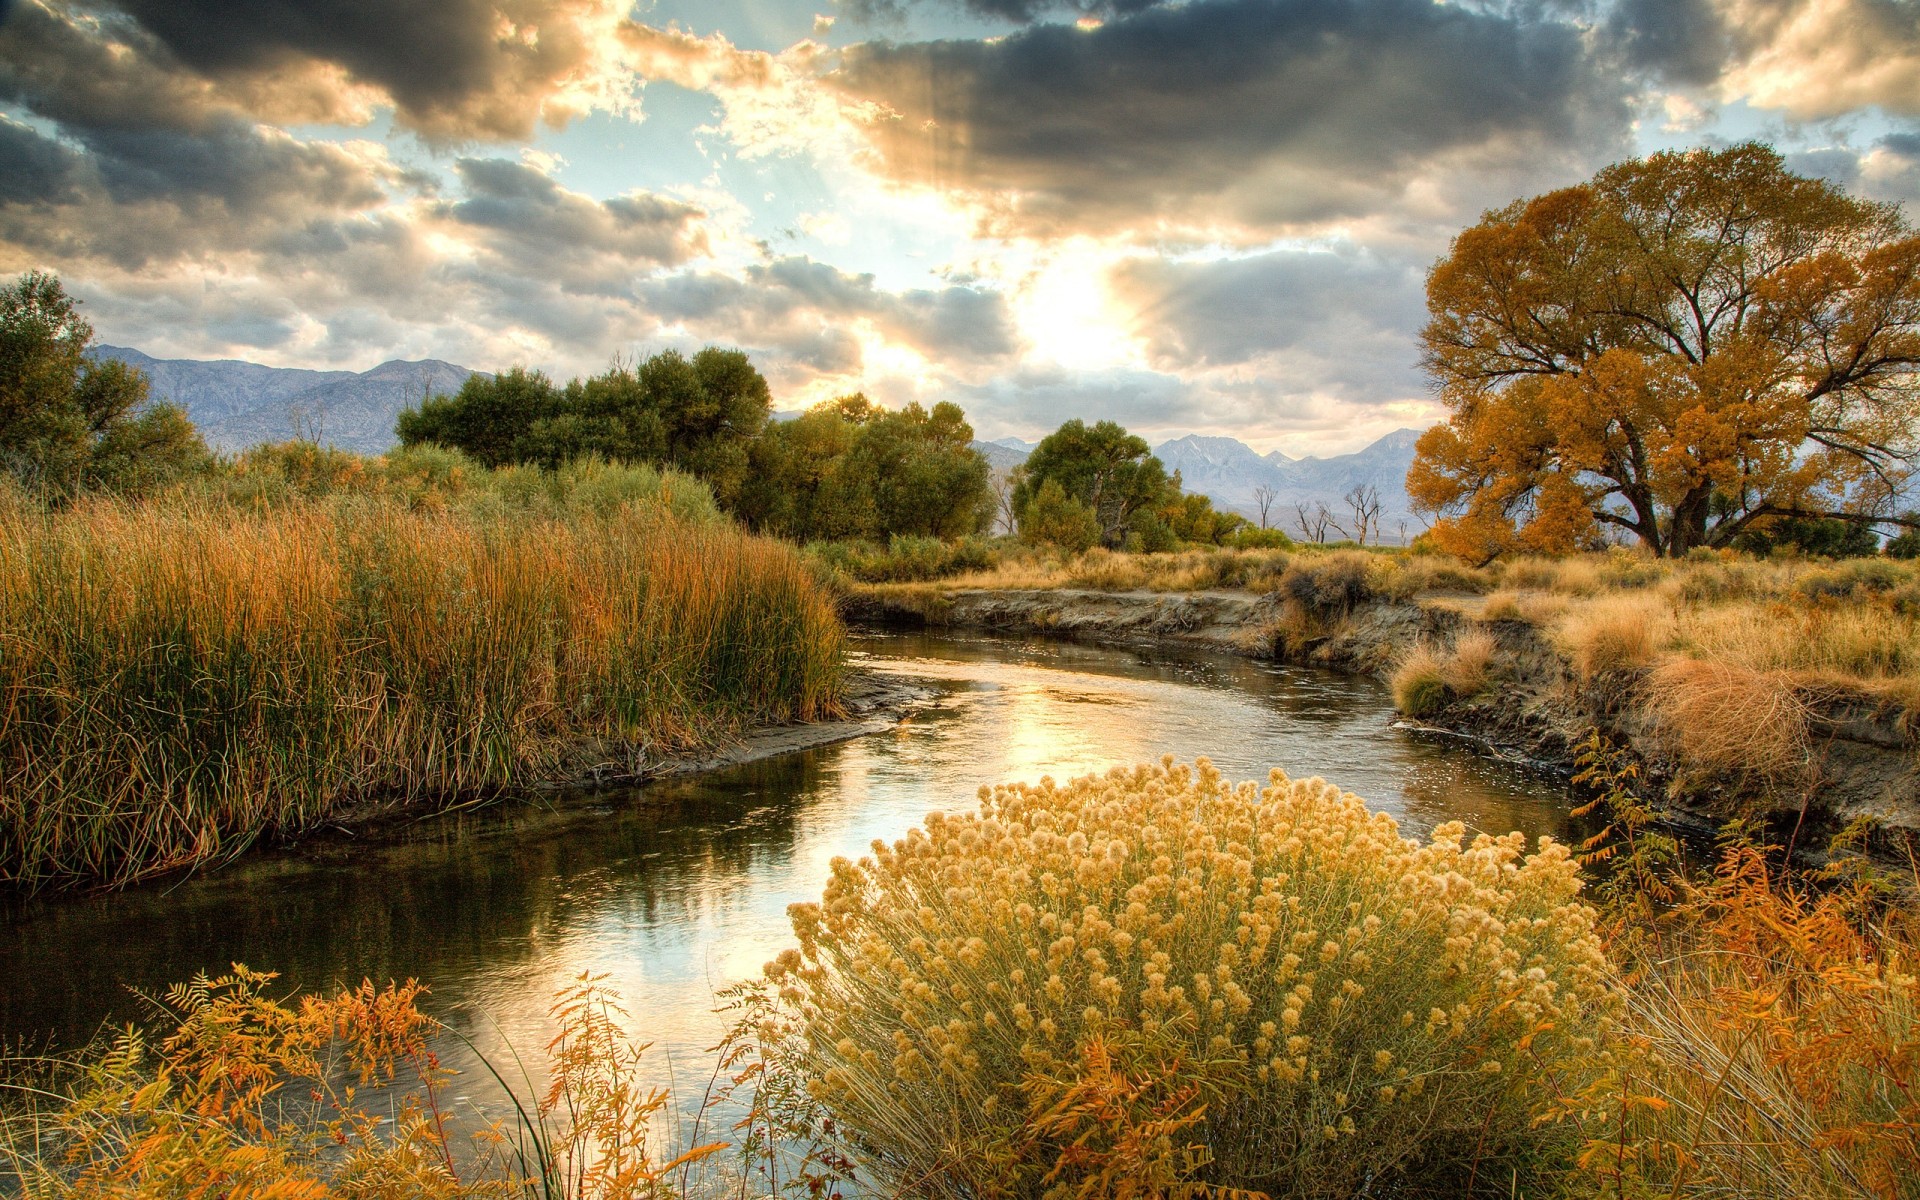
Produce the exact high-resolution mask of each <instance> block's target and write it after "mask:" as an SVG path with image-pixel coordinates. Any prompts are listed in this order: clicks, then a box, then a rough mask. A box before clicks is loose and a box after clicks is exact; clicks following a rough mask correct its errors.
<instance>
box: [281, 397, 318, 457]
mask: <svg viewBox="0 0 1920 1200" xmlns="http://www.w3.org/2000/svg"><path fill="white" fill-rule="evenodd" d="M287 423H288V424H289V425H291V426H292V427H293V440H294V441H296V442H309V443H311V444H313V445H315V446H317V445H319V444H320V443H321V442H322V441H323V440H324V439H325V438H326V436H327V406H326V404H325V403H324V402H322V401H319V400H304V401H302V400H296V401H294V402H293V403H292V404H291V405H289V406H288V407H287Z"/></svg>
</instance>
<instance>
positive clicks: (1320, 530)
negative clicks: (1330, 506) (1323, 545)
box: [1293, 502, 1337, 542]
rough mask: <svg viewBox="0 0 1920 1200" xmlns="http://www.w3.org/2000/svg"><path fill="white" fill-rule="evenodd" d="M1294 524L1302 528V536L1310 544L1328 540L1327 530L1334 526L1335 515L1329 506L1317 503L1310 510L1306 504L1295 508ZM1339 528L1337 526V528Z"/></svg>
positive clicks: (1297, 505)
mask: <svg viewBox="0 0 1920 1200" xmlns="http://www.w3.org/2000/svg"><path fill="white" fill-rule="evenodd" d="M1293 513H1294V524H1296V525H1298V526H1299V527H1300V535H1301V536H1302V537H1304V538H1306V539H1307V540H1308V541H1310V542H1324V541H1326V540H1327V528H1328V527H1329V526H1332V525H1333V514H1332V513H1330V512H1328V511H1327V506H1326V505H1324V504H1318V503H1316V504H1315V505H1314V506H1313V508H1312V509H1311V510H1309V509H1308V508H1307V506H1306V504H1305V503H1304V502H1302V503H1300V504H1296V505H1294V506H1293ZM1335 528H1337V526H1335Z"/></svg>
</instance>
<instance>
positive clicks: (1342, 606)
mask: <svg viewBox="0 0 1920 1200" xmlns="http://www.w3.org/2000/svg"><path fill="white" fill-rule="evenodd" d="M1375 559H1376V556H1375V555H1371V554H1368V553H1367V552H1366V551H1364V550H1334V551H1330V552H1327V553H1324V554H1312V555H1307V554H1302V555H1296V556H1295V557H1294V558H1293V560H1292V561H1291V562H1290V563H1289V564H1288V566H1287V569H1286V573H1285V574H1283V575H1282V576H1281V577H1280V585H1279V588H1278V590H1279V591H1280V592H1281V593H1282V594H1283V595H1285V596H1286V597H1287V598H1288V599H1290V600H1292V601H1293V602H1294V603H1296V604H1298V605H1300V606H1301V607H1302V608H1305V609H1307V610H1308V611H1309V612H1312V613H1314V614H1315V615H1316V616H1322V617H1342V616H1346V615H1347V614H1348V613H1351V612H1352V611H1353V610H1354V609H1355V608H1357V607H1359V606H1360V605H1361V604H1362V603H1364V602H1365V601H1367V600H1368V599H1370V598H1372V595H1373V590H1372V581H1373V578H1374V576H1375Z"/></svg>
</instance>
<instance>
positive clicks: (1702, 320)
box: [1407, 143, 1920, 559]
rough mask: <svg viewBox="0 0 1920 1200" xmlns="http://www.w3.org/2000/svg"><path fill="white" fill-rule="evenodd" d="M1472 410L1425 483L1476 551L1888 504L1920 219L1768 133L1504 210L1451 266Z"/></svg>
mask: <svg viewBox="0 0 1920 1200" xmlns="http://www.w3.org/2000/svg"><path fill="white" fill-rule="evenodd" d="M1427 305H1428V308H1429V310H1430V311H1431V313H1432V320H1431V321H1430V322H1429V324H1428V325H1427V328H1426V332H1425V334H1424V341H1425V346H1426V366H1427V369H1428V371H1429V372H1430V373H1431V375H1432V377H1433V378H1434V380H1435V382H1436V383H1437V385H1438V387H1439V390H1440V395H1441V398H1442V399H1443V400H1444V401H1445V402H1446V404H1447V406H1448V407H1449V408H1450V409H1451V410H1452V412H1451V416H1450V418H1449V420H1448V423H1447V424H1445V425H1441V426H1436V427H1435V428H1433V429H1431V430H1428V431H1427V433H1426V434H1425V435H1424V436H1422V437H1421V439H1420V443H1419V447H1418V453H1417V456H1416V458H1415V460H1414V463H1413V467H1412V469H1411V470H1410V471H1409V472H1408V475H1407V491H1408V493H1409V494H1410V495H1411V496H1412V498H1413V500H1414V503H1415V504H1417V505H1419V506H1421V507H1422V508H1423V509H1424V510H1426V511H1431V512H1437V513H1441V514H1444V516H1443V519H1442V520H1440V521H1439V522H1438V523H1437V524H1436V525H1435V526H1434V529H1433V536H1434V539H1435V540H1436V541H1437V542H1438V543H1439V544H1440V545H1441V546H1443V547H1444V548H1446V549H1449V550H1452V551H1454V552H1456V553H1459V554H1463V555H1466V556H1468V557H1470V558H1475V559H1484V558H1491V557H1493V556H1495V555H1498V554H1501V553H1503V552H1506V551H1510V550H1523V551H1541V552H1553V551H1559V550H1565V549H1572V548H1574V547H1577V546H1580V545H1584V544H1588V543H1590V542H1592V541H1593V540H1594V537H1595V534H1596V532H1597V530H1598V529H1599V527H1601V526H1613V527H1615V528H1618V529H1623V530H1626V531H1627V532H1629V533H1631V534H1632V535H1633V536H1634V537H1635V538H1637V539H1638V540H1639V541H1640V542H1641V543H1642V544H1643V545H1645V546H1647V547H1648V548H1649V549H1651V550H1652V551H1654V553H1656V554H1661V555H1683V554H1685V553H1686V552H1687V551H1688V550H1690V549H1691V548H1693V547H1695V546H1712V547H1720V546H1726V545H1729V544H1731V543H1732V542H1733V541H1734V540H1735V539H1736V538H1739V537H1740V536H1742V535H1743V534H1745V533H1747V532H1748V531H1749V530H1764V528H1765V527H1766V526H1767V525H1769V524H1773V523H1776V522H1779V521H1783V520H1808V519H1833V518H1838V519H1842V520H1854V521H1858V520H1861V519H1868V520H1873V521H1878V522H1882V523H1895V524H1897V523H1899V518H1894V517H1891V516H1888V515H1886V514H1887V513H1888V512H1889V511H1890V509H1891V505H1892V501H1893V497H1894V496H1895V495H1897V494H1898V492H1899V489H1900V485H1901V483H1902V482H1903V480H1904V478H1905V476H1906V475H1907V473H1908V469H1909V465H1910V462H1911V458H1912V455H1913V453H1914V448H1915V432H1916V429H1915V426H1916V417H1917V416H1920V404H1916V376H1915V371H1914V368H1915V365H1916V363H1920V238H1917V237H1915V236H1913V231H1912V229H1911V228H1910V227H1909V226H1908V225H1907V223H1906V221H1905V219H1904V218H1903V217H1902V216H1901V215H1900V212H1899V209H1898V208H1897V206H1894V205H1891V204H1876V203H1870V202H1868V201H1864V200H1857V199H1854V198H1853V197H1850V196H1848V195H1847V194H1846V193H1845V192H1843V191H1842V190H1841V189H1840V188H1838V187H1836V186H1835V185H1833V184H1831V183H1827V182H1825V181H1822V180H1817V179H1808V178H1804V177H1802V176H1799V175H1795V174H1793V173H1792V172H1790V171H1788V170H1787V169H1786V168H1785V166H1784V164H1783V163H1782V160H1781V158H1780V156H1779V155H1778V154H1777V153H1775V152H1774V151H1773V150H1772V149H1770V148H1768V147H1766V146H1761V145H1757V144H1752V143H1749V144H1745V145H1739V146H1732V147H1727V148H1724V149H1699V150H1688V151H1669V152H1664V153H1660V154H1654V155H1651V156H1649V157H1647V158H1644V159H1639V160H1635V161H1632V162H1626V163H1621V164H1619V165H1616V166H1613V167H1609V168H1607V169H1606V170H1604V171H1602V172H1600V173H1599V174H1598V175H1596V176H1595V177H1594V178H1593V179H1591V180H1589V181H1588V182H1586V183H1583V184H1580V185H1578V186H1575V187H1571V188H1562V189H1560V190H1559V191H1555V192H1549V193H1547V194H1545V195H1542V196H1537V197H1534V198H1532V199H1528V200H1521V201H1516V202H1515V203H1513V204H1511V205H1509V206H1507V207H1506V208H1504V209H1500V210H1498V211H1496V212H1490V213H1488V214H1487V215H1486V216H1485V217H1484V218H1483V219H1482V220H1481V222H1480V223H1479V224H1478V225H1475V226H1474V227H1473V228H1471V229H1468V230H1466V231H1465V232H1463V233H1462V234H1461V235H1460V236H1459V237H1458V238H1456V239H1455V240H1454V244H1453V247H1452V249H1451V251H1450V252H1449V254H1448V255H1447V257H1446V258H1445V259H1443V260H1442V261H1441V262H1440V263H1438V264H1437V265H1436V266H1435V267H1434V269H1433V271H1432V273H1431V274H1430V275H1429V276H1428V279H1427Z"/></svg>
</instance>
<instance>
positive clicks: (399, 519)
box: [0, 495, 843, 888]
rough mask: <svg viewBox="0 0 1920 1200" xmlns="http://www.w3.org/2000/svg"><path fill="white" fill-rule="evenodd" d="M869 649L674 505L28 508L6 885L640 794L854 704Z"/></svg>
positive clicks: (357, 502)
mask: <svg viewBox="0 0 1920 1200" xmlns="http://www.w3.org/2000/svg"><path fill="white" fill-rule="evenodd" d="M842 636H843V634H842V630H841V627H840V625H839V623H838V620H837V618H836V617H835V616H834V614H833V612H832V609H831V607H830V606H829V604H828V602H827V601H826V600H825V598H824V597H823V596H822V594H821V593H820V592H819V590H818V588H817V587H816V585H815V584H814V582H813V580H812V576H811V575H810V573H809V572H808V571H807V569H806V568H805V567H804V566H803V565H802V563H801V562H800V560H799V558H798V556H797V555H795V554H794V553H793V552H792V551H791V550H789V549H787V548H786V547H784V546H781V545H779V544H777V543H774V542H770V541H766V540H763V539H759V538H754V537H750V536H747V535H745V534H742V533H740V532H738V531H737V530H734V529H733V528H731V527H729V526H727V525H725V524H721V523H715V522H696V521H690V520H686V519H683V518H681V517H679V516H676V515H674V514H673V513H672V512H671V511H669V510H667V509H666V508H665V507H663V506H660V505H656V504H625V505H621V506H616V507H612V508H610V509H607V510H604V511H594V510H580V511H574V512H566V513H560V514H553V513H550V512H549V513H543V512H541V511H538V510H509V509H493V510H483V509H464V508H463V509H441V510H434V509H425V510H422V509H416V508H410V507H408V506H407V505H405V504H404V503H401V502H399V501H397V500H395V499H392V498H386V497H376V496H365V495H362V496H334V497H331V498H327V499H323V500H318V501H313V502H303V503H288V504H285V505H282V506H279V507H276V508H272V509H269V510H265V511H257V512H249V511H244V510H241V509H238V508H235V507H233V506H230V505H226V504H220V503H210V502H209V503H195V502H182V501H177V500H176V501H175V502H172V503H167V504H153V505H146V506H133V505H126V504H119V503H110V502H96V503H85V504H81V505H77V506H75V507H73V508H70V509H67V510H64V511H59V512H54V513H47V512H43V511H40V510H37V509H34V508H31V507H28V506H22V505H13V506H7V507H0V881H5V882H10V883H13V884H15V885H24V886H26V887H28V888H33V887H39V886H45V885H48V884H57V883H70V882H79V881H95V882H106V883H124V882H127V881H130V880H133V879H137V878H140V877H142V876H145V875H149V874H152V873H155V872H161V871H167V870H170V869H174V868H178V867H182V866H186V865H190V864H195V863H201V862H206V861H209V860H215V859H220V858H224V857H227V856H230V855H232V854H234V853H237V852H239V851H240V850H242V849H244V848H245V847H246V846H247V845H248V844H250V843H251V842H252V841H254V840H255V839H256V838H258V837H260V836H262V835H282V834H287V833H292V832H297V831H299V830H303V829H308V828H311V827H313V826H316V825H318V824H320V823H322V822H325V821H328V820H330V819H337V818H338V817H339V816H340V815H341V814H343V813H345V812H348V811H352V810H360V809H364V808H366V807H368V806H377V805H402V804H415V803H434V802H438V801H443V800H445V799H447V798H450V797H461V796H471V795H474V794H479V793H486V792H489V791H494V790H498V789H501V788H505V787H509V786H514V785H523V784H527V783H534V782H542V781H560V780H565V779H567V778H570V777H574V776H577V775H579V774H581V773H583V772H584V771H586V770H587V769H589V768H595V767H612V768H613V769H614V770H615V771H616V772H632V771H633V770H635V769H637V768H639V767H641V766H642V765H644V763H645V762H646V761H647V760H648V759H649V758H650V757H651V756H652V755H654V754H655V753H657V751H658V750H660V749H661V748H671V747H679V746H685V745H688V744H692V743H696V742H699V741H702V740H705V739H708V738H711V737H713V736H715V735H717V734H720V733H723V732H724V731H726V730H728V729H729V728H732V727H735V726H738V725H740V724H742V723H746V722H763V721H784V720H792V719H803V720H804V719H810V718H813V717H817V716H819V715H822V714H824V713H827V712H830V711H831V710H832V709H833V708H834V706H835V698H836V695H837V689H838V679H839V675H838V672H839V661H840V647H841V639H842Z"/></svg>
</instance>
